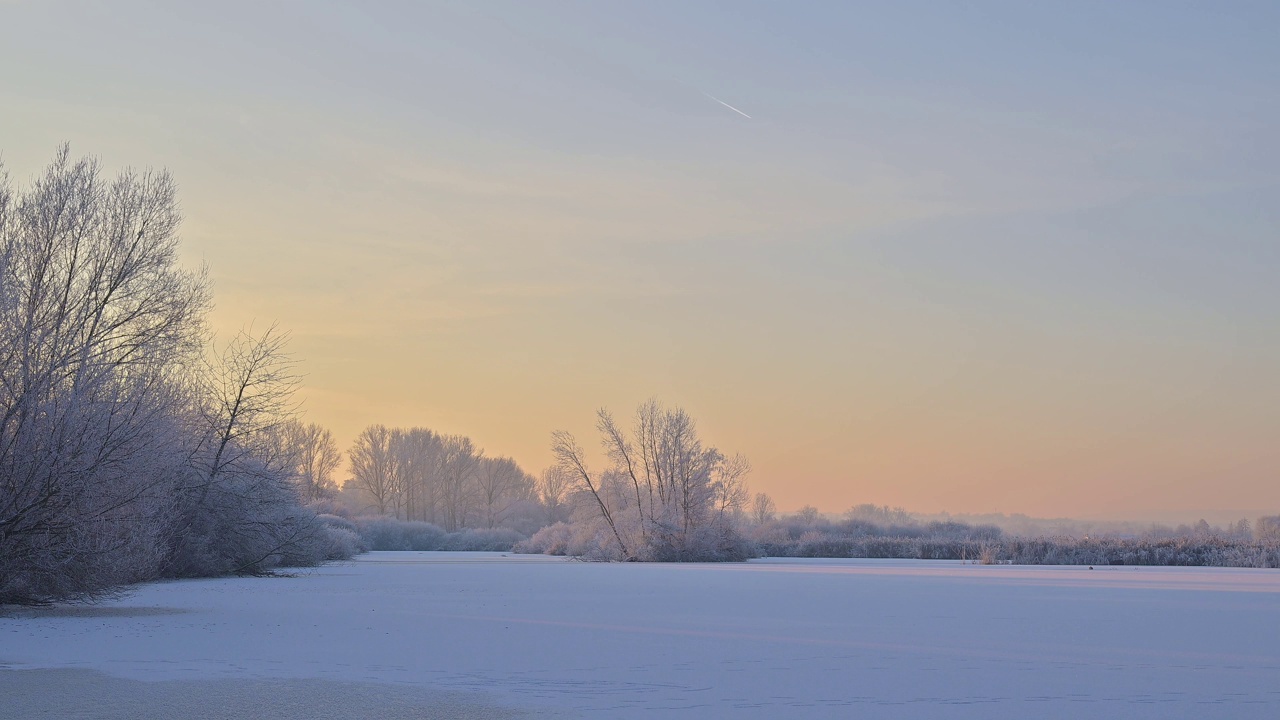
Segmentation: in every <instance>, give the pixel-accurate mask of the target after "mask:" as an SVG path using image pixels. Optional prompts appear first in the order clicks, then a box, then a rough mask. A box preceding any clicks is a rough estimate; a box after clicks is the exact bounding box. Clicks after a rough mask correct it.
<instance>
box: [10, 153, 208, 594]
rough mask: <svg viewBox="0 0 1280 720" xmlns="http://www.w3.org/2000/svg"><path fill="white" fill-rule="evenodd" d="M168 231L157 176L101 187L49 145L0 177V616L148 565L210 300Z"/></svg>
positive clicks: (171, 226)
mask: <svg viewBox="0 0 1280 720" xmlns="http://www.w3.org/2000/svg"><path fill="white" fill-rule="evenodd" d="M179 221H180V216H179V214H178V210H177V201H176V194H175V186H174V183H173V181H172V179H170V178H169V176H168V175H167V174H165V173H157V172H145V173H136V172H132V171H126V172H124V173H121V174H120V175H118V176H117V177H116V178H115V179H114V180H112V181H107V180H104V179H103V177H102V175H101V173H100V171H99V166H98V163H97V162H96V161H95V160H93V159H88V158H86V159H80V160H72V158H71V156H70V151H69V149H68V148H67V147H66V146H63V147H62V148H61V149H60V150H59V151H58V153H57V155H56V156H55V158H54V161H53V162H52V163H51V164H50V166H49V167H48V169H47V170H46V171H45V173H44V174H43V175H42V176H41V177H39V178H38V179H36V180H35V181H34V182H33V184H32V186H31V187H30V188H29V189H27V190H26V191H25V192H22V193H18V194H15V193H14V192H13V190H12V189H11V187H10V185H9V183H8V179H7V175H5V174H4V173H3V170H2V168H0V602H6V601H12V602H39V601H44V600H49V599H56V598H64V597H85V596H92V595H94V594H96V593H100V592H103V591H108V590H110V588H112V587H113V586H116V585H119V584H121V583H125V582H132V581H134V580H137V579H141V578H142V577H145V576H148V575H150V574H153V573H154V572H155V568H156V567H157V565H158V563H159V560H160V558H161V557H162V556H163V544H162V543H161V541H160V540H161V535H162V533H163V530H164V526H165V523H166V522H168V517H169V512H168V509H169V501H168V497H169V494H170V491H171V487H172V483H173V481H174V479H175V478H176V477H178V476H179V475H180V474H181V472H180V471H181V468H182V466H183V460H184V452H183V448H184V446H185V443H184V442H183V440H184V438H183V436H182V426H183V420H182V417H183V408H184V407H185V404H184V394H183V391H182V388H181V382H180V381H179V379H180V377H181V375H182V373H183V370H184V368H187V367H190V365H191V364H192V362H193V360H194V358H195V356H196V352H197V351H198V349H199V346H200V337H201V327H202V325H201V323H202V318H203V315H204V311H205V309H206V307H207V304H208V297H209V296H208V289H207V283H206V281H205V278H204V275H203V273H201V272H187V271H183V270H181V269H179V268H178V267H177V264H176V251H177V234H176V232H177V227H178V224H179Z"/></svg>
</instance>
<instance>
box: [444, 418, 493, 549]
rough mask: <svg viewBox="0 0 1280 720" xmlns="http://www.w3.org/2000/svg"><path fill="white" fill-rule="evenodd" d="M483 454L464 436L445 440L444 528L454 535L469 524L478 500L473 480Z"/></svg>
mask: <svg viewBox="0 0 1280 720" xmlns="http://www.w3.org/2000/svg"><path fill="white" fill-rule="evenodd" d="M482 456H483V452H482V451H480V450H478V449H477V448H476V446H475V445H474V444H473V443H472V442H471V438H468V437H462V436H461V435H447V436H444V437H442V438H441V452H440V462H439V473H440V474H439V479H440V484H439V486H440V500H441V505H442V508H441V509H442V513H441V514H442V518H441V519H442V521H443V523H444V529H445V530H448V531H449V532H454V531H455V530H458V529H460V528H462V527H465V526H466V524H467V515H468V514H469V512H470V511H471V509H472V505H473V503H474V501H475V499H476V493H475V491H474V486H473V481H474V479H475V475H476V470H477V468H478V467H479V464H480V458H481V457H482Z"/></svg>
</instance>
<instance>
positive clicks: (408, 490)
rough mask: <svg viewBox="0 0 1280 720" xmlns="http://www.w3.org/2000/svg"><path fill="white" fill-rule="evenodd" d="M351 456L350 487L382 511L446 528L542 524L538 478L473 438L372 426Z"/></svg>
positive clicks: (521, 527) (533, 526) (528, 529)
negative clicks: (487, 452)
mask: <svg viewBox="0 0 1280 720" xmlns="http://www.w3.org/2000/svg"><path fill="white" fill-rule="evenodd" d="M350 460H351V483H352V485H353V486H354V487H355V488H356V489H357V491H359V492H360V493H362V494H363V495H364V496H365V498H367V500H368V506H369V508H370V509H371V510H373V511H375V512H377V513H378V514H379V515H386V516H391V517H395V518H398V519H403V520H417V521H424V522H429V523H432V524H435V525H438V526H440V527H441V528H443V529H444V530H445V531H447V532H455V531H457V530H461V529H463V528H496V527H511V528H514V529H517V530H521V531H522V532H525V533H530V532H533V530H535V529H536V528H537V527H539V526H541V525H542V524H544V520H543V518H544V516H545V513H544V512H543V511H542V509H541V507H540V505H539V495H540V493H541V490H540V488H539V483H538V480H537V479H536V478H534V477H533V476H531V475H530V474H528V473H526V472H525V471H524V470H523V469H521V468H520V466H519V465H518V464H516V462H515V460H512V459H511V458H509V457H486V456H485V454H484V451H483V450H482V449H480V448H478V447H476V445H475V443H473V442H472V441H471V439H470V438H467V437H463V436H460V435H442V434H439V433H436V432H434V431H432V430H429V429H427V428H420V427H417V428H408V429H403V428H388V427H386V426H385V425H372V426H370V427H367V428H365V429H364V431H363V432H361V433H360V435H359V436H358V437H357V438H356V440H355V443H354V444H353V445H352V447H351V451H350ZM562 496H563V493H561V497H562Z"/></svg>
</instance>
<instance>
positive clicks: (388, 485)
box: [347, 425, 400, 515]
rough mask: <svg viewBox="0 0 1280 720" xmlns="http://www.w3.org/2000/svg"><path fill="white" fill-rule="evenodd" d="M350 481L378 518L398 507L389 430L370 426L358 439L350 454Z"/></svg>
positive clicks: (394, 467)
mask: <svg viewBox="0 0 1280 720" xmlns="http://www.w3.org/2000/svg"><path fill="white" fill-rule="evenodd" d="M347 456H348V457H349V458H350V460H351V478H352V480H354V481H355V483H356V485H357V486H359V487H360V488H361V489H362V490H364V491H365V492H366V493H368V494H369V497H371V498H373V502H374V505H375V508H376V509H377V511H378V514H379V515H386V514H387V510H388V508H396V507H398V506H399V499H400V491H399V487H398V484H397V479H396V461H395V456H394V453H393V449H392V446H391V431H390V430H388V429H387V427H386V426H385V425H370V426H369V427H367V428H365V429H364V430H363V431H362V432H361V433H360V434H359V435H358V436H357V437H356V441H355V444H353V445H352V446H351V451H350V452H349V453H347Z"/></svg>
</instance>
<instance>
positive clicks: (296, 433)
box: [281, 420, 342, 503]
mask: <svg viewBox="0 0 1280 720" xmlns="http://www.w3.org/2000/svg"><path fill="white" fill-rule="evenodd" d="M281 434H282V438H281V439H282V442H283V443H284V445H285V449H284V452H287V453H289V454H290V455H292V457H293V464H294V486H295V487H296V488H297V491H298V495H299V497H301V498H302V501H303V502H308V503H310V502H316V501H319V500H327V499H330V498H332V497H333V496H334V495H335V494H336V493H337V492H338V486H337V483H336V482H334V479H333V473H334V472H335V471H336V470H337V469H338V465H340V464H341V463H342V453H340V452H339V451H338V444H337V443H336V442H334V439H333V433H332V432H330V431H329V430H328V429H327V428H323V427H321V426H319V425H317V424H315V423H303V422H301V421H299V420H294V421H292V422H289V423H287V424H286V425H285V426H284V428H283V429H282V433H281Z"/></svg>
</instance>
